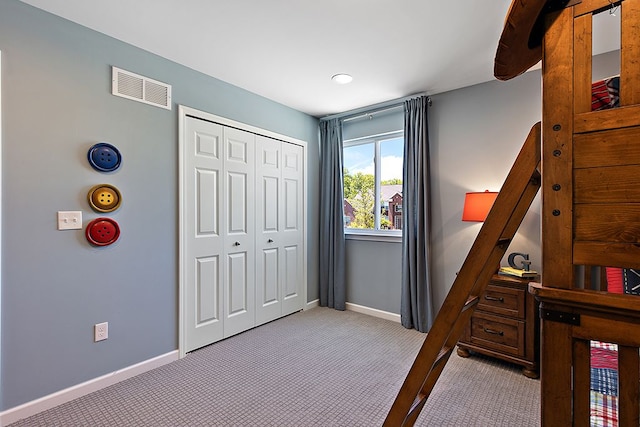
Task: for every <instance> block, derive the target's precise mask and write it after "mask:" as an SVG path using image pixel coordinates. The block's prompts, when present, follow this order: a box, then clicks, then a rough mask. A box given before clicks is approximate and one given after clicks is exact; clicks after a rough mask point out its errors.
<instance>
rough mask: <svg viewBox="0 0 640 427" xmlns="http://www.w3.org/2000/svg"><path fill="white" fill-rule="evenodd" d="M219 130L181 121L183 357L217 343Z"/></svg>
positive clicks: (219, 323) (219, 316)
mask: <svg viewBox="0 0 640 427" xmlns="http://www.w3.org/2000/svg"><path fill="white" fill-rule="evenodd" d="M222 133H223V127H222V126H220V125H218V124H215V123H210V122H206V121H203V120H197V119H193V118H191V117H187V118H186V119H185V126H184V135H183V141H184V144H185V147H184V149H183V156H184V159H183V166H184V169H183V181H184V189H183V191H184V192H185V197H184V212H185V215H184V216H185V218H183V226H184V235H185V237H184V245H183V247H184V251H185V253H184V256H183V260H182V262H183V269H184V274H185V284H184V286H185V290H184V293H183V295H184V296H185V301H184V302H183V309H184V320H183V322H184V333H185V341H184V342H185V347H186V348H185V351H191V350H195V349H197V348H200V347H203V346H205V345H208V344H210V343H212V342H214V341H217V340H220V339H222V338H223V314H222V313H223V306H222V294H223V292H222V278H223V268H224V267H223V259H222V253H223V233H222V230H221V227H222V224H224V210H223V209H222V203H223V198H222V194H223V191H222V190H223V187H222V181H223V142H222V140H223V135H222Z"/></svg>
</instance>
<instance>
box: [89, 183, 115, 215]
mask: <svg viewBox="0 0 640 427" xmlns="http://www.w3.org/2000/svg"><path fill="white" fill-rule="evenodd" d="M87 199H88V200H89V204H90V205H91V208H93V210H95V211H97V212H113V211H115V210H116V209H118V208H119V207H120V204H121V203H122V195H121V194H120V191H119V190H118V189H117V188H116V187H114V186H113V185H110V184H98V185H94V186H93V187H91V189H90V190H89V194H87Z"/></svg>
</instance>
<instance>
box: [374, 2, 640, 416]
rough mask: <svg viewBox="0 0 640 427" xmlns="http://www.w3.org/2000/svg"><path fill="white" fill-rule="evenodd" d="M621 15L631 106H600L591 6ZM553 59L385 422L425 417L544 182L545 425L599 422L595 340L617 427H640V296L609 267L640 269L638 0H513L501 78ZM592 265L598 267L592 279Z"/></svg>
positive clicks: (623, 88)
mask: <svg viewBox="0 0 640 427" xmlns="http://www.w3.org/2000/svg"><path fill="white" fill-rule="evenodd" d="M616 7H617V8H619V9H618V10H619V13H620V15H621V37H620V46H621V49H620V52H621V56H620V75H619V88H620V92H619V107H618V108H615V109H606V110H601V111H592V33H593V30H592V27H593V15H595V14H598V13H606V12H607V11H608V10H611V9H613V8H616ZM540 60H542V122H541V124H540V123H538V124H536V125H534V126H533V128H532V129H531V132H530V134H529V136H528V137H527V141H526V142H525V145H524V146H523V148H522V150H521V152H520V154H519V156H518V159H516V162H515V163H514V166H513V167H512V169H511V171H510V173H509V175H508V176H507V180H506V181H505V184H504V185H503V187H502V189H501V190H500V193H499V194H498V197H497V199H496V201H495V203H494V206H493V208H492V209H491V212H490V213H489V216H488V217H487V220H486V221H485V223H484V224H483V226H482V229H481V230H480V233H479V234H478V237H477V239H476V241H475V242H474V244H473V246H472V248H471V250H470V252H469V255H467V258H466V260H465V262H464V263H463V265H462V267H461V269H460V272H459V273H458V275H457V276H456V279H455V281H454V283H453V285H452V287H451V290H450V292H449V294H448V295H447V297H446V299H445V301H444V303H443V305H442V308H441V309H440V311H439V312H438V315H437V316H436V319H435V320H434V324H433V327H432V328H431V330H430V331H429V334H427V337H426V339H425V342H424V344H423V346H422V348H421V349H420V351H419V353H418V355H417V357H416V360H415V361H414V364H413V366H412V367H411V369H410V371H409V373H408V375H407V377H406V379H405V382H404V383H403V385H402V387H401V389H400V391H399V392H398V395H397V397H396V400H395V401H394V403H393V406H392V407H391V409H390V411H389V413H388V415H387V418H386V420H385V423H384V425H385V426H388V427H395V426H400V425H402V426H410V425H413V424H414V423H415V421H416V419H417V417H418V415H419V413H420V411H421V409H422V407H423V406H424V404H425V402H426V399H427V398H428V396H429V394H430V393H431V390H432V389H433V386H434V384H435V383H436V381H437V379H438V377H439V375H440V373H441V372H442V370H443V368H444V365H445V364H446V361H447V360H448V358H449V355H450V354H451V352H452V351H453V348H454V347H455V343H456V342H457V340H458V338H459V336H460V333H461V332H462V330H463V328H464V326H465V325H466V323H467V322H468V319H469V318H470V316H471V313H472V312H473V310H474V308H475V306H476V304H477V302H478V300H479V298H480V296H481V295H482V293H483V292H484V290H485V289H486V286H487V284H488V281H489V278H490V277H491V275H492V274H493V273H495V265H496V264H497V262H499V260H500V258H501V257H502V256H503V254H504V253H505V250H506V248H507V247H508V245H509V243H510V241H511V239H512V237H513V234H514V233H515V231H516V229H517V227H518V225H519V224H520V221H521V220H522V217H523V216H524V213H525V212H526V210H527V209H528V207H529V204H530V202H531V200H532V199H533V197H534V196H535V194H536V192H537V191H538V188H542V215H541V217H542V275H541V282H540V283H532V284H530V287H529V291H530V292H531V293H532V294H534V295H535V297H536V298H537V300H538V301H539V302H540V317H541V360H540V368H541V373H540V376H541V405H542V408H541V424H542V425H543V426H546V427H556V426H589V425H590V424H591V423H592V421H593V418H592V415H593V402H592V400H591V399H592V394H591V392H592V390H591V387H592V383H591V380H592V378H591V364H592V343H594V342H599V343H606V344H605V345H609V344H611V345H612V347H613V348H615V352H614V353H613V354H615V355H616V356H617V360H616V369H617V378H618V381H617V384H616V388H617V390H616V391H617V393H616V394H617V396H616V398H615V404H616V405H617V409H616V410H615V412H616V413H615V417H614V418H615V419H614V423H613V424H610V423H609V420H606V421H605V424H600V421H599V420H597V421H596V424H595V425H619V426H622V427H626V426H634V427H638V426H639V425H640V357H639V348H640V299H638V297H637V296H633V295H625V294H614V293H611V292H607V291H606V282H607V281H606V275H605V267H611V268H624V269H640V0H512V3H511V7H510V9H509V12H508V15H507V19H506V21H505V25H504V29H503V32H502V36H501V38H500V43H499V45H498V50H497V53H496V58H495V76H496V77H497V78H498V79H500V80H508V79H511V78H514V77H516V76H518V75H520V74H522V73H524V72H525V71H527V70H528V69H529V68H531V67H532V66H533V65H535V64H536V63H538V62H539V61H540ZM584 272H587V274H586V275H585V274H584Z"/></svg>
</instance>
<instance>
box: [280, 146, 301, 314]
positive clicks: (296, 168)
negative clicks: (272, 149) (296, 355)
mask: <svg viewBox="0 0 640 427" xmlns="http://www.w3.org/2000/svg"><path fill="white" fill-rule="evenodd" d="M282 182H283V185H282V196H283V209H282V210H283V213H284V214H283V215H282V217H281V221H282V222H281V224H282V226H281V230H282V232H281V238H280V240H281V245H282V247H283V248H284V256H282V257H281V264H280V269H281V271H282V272H283V284H282V289H281V291H282V294H281V295H282V314H283V315H286V314H289V313H293V312H295V311H298V310H301V309H302V308H304V303H305V301H304V283H305V281H304V279H303V277H302V266H303V263H304V255H303V254H304V250H303V244H304V227H303V224H304V221H303V220H304V217H303V215H304V203H303V200H304V193H303V191H304V149H303V148H302V147H301V146H299V145H295V144H289V143H283V144H282Z"/></svg>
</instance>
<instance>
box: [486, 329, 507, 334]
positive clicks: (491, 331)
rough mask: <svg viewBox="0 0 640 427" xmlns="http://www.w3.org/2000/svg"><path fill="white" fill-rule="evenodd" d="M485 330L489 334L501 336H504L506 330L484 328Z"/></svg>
mask: <svg viewBox="0 0 640 427" xmlns="http://www.w3.org/2000/svg"><path fill="white" fill-rule="evenodd" d="M484 331H485V332H486V333H488V334H491V335H500V336H503V335H504V332H502V331H496V330H495V329H489V328H484Z"/></svg>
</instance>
